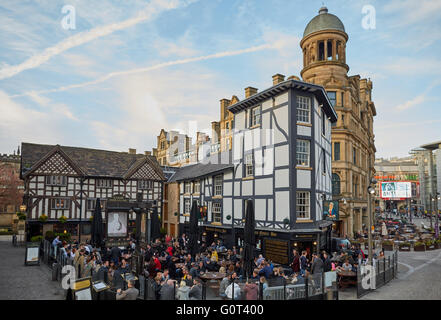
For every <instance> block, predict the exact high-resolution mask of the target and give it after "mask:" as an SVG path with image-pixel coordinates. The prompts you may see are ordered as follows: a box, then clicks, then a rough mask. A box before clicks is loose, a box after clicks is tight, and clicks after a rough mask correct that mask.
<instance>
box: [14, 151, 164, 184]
mask: <svg viewBox="0 0 441 320" xmlns="http://www.w3.org/2000/svg"><path fill="white" fill-rule="evenodd" d="M21 149H22V158H21V176H22V177H23V176H26V175H27V174H29V173H31V172H32V171H33V170H35V169H36V168H37V167H38V166H39V165H40V164H42V163H43V162H44V160H46V159H48V158H49V157H50V156H51V155H52V154H54V153H57V152H59V153H60V154H61V155H63V156H65V158H66V159H67V161H68V162H69V164H71V165H72V167H73V168H74V169H77V170H79V171H80V172H79V173H80V174H81V175H84V176H89V177H103V178H117V179H124V178H126V177H127V175H128V174H133V173H134V172H135V171H136V169H138V168H140V167H142V165H143V164H144V163H148V164H149V165H150V167H151V168H152V170H153V171H154V172H155V174H156V175H157V176H158V177H159V178H160V180H165V178H164V175H163V174H162V170H161V168H160V166H159V164H158V162H157V161H156V158H155V157H153V156H147V155H143V154H129V153H127V152H116V151H107V150H97V149H88V148H79V147H68V146H60V145H44V144H34V143H25V142H23V143H22V147H21ZM158 180H159V179H158Z"/></svg>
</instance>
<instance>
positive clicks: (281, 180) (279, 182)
mask: <svg viewBox="0 0 441 320" xmlns="http://www.w3.org/2000/svg"><path fill="white" fill-rule="evenodd" d="M275 179H276V180H275V186H276V188H285V187H289V169H279V170H276V171H275Z"/></svg>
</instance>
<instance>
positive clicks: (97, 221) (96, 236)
mask: <svg viewBox="0 0 441 320" xmlns="http://www.w3.org/2000/svg"><path fill="white" fill-rule="evenodd" d="M103 239H104V228H103V217H102V214H101V202H100V198H98V199H96V204H95V210H94V211H93V219H92V233H91V240H92V245H93V246H94V247H95V248H101V245H102V243H103Z"/></svg>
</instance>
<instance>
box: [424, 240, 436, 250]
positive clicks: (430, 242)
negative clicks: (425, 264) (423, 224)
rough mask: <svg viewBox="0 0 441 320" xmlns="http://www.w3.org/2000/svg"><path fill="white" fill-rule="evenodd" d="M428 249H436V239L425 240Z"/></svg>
mask: <svg viewBox="0 0 441 320" xmlns="http://www.w3.org/2000/svg"><path fill="white" fill-rule="evenodd" d="M425 245H426V250H435V249H436V248H435V241H434V240H427V241H426V242H425Z"/></svg>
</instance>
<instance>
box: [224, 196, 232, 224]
mask: <svg viewBox="0 0 441 320" xmlns="http://www.w3.org/2000/svg"><path fill="white" fill-rule="evenodd" d="M222 211H223V212H222V213H223V217H222V223H223V224H230V223H231V221H232V220H229V221H228V220H227V216H228V215H230V216H231V217H233V200H232V199H231V198H224V199H223V204H222Z"/></svg>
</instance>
